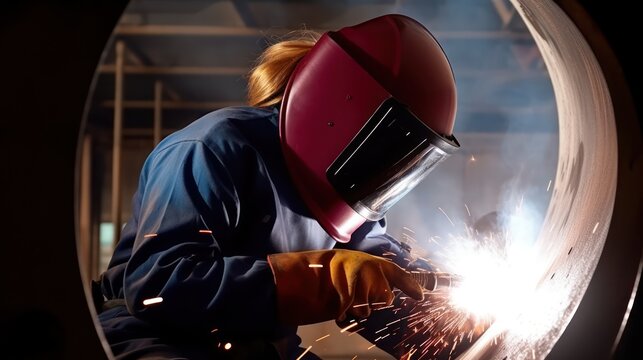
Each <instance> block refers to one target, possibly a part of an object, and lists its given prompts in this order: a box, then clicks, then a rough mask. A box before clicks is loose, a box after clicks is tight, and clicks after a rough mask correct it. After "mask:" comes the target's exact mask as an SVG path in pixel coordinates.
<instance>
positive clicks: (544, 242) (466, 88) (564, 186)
mask: <svg viewBox="0 0 643 360" xmlns="http://www.w3.org/2000/svg"><path fill="white" fill-rule="evenodd" d="M581 3H582V2H576V1H546V2H543V1H537V0H481V1H477V0H475V1H474V0H449V1H447V0H426V1H425V0H342V1H316V0H311V1H303V0H302V1H299V0H292V1H285V0H284V1H277V0H268V1H259V0H257V1H253V0H207V1H206V0H188V1H181V0H132V1H130V2H129V3H128V4H127V5H126V6H124V9H123V11H122V13H121V14H120V15H119V16H118V17H117V18H115V21H116V23H115V26H114V27H113V29H111V30H110V31H111V35H109V38H108V39H106V40H107V41H106V43H105V45H104V49H103V51H102V53H101V55H100V59H98V60H99V61H98V63H97V64H95V71H94V74H93V77H92V78H91V84H88V85H89V86H88V90H89V91H87V92H86V101H85V104H84V110H83V116H82V122H81V123H80V126H79V132H78V138H77V147H76V158H75V168H74V171H75V178H74V181H75V188H74V208H75V216H74V219H73V221H74V224H75V234H76V237H75V242H74V244H75V247H74V248H75V250H76V254H74V255H75V256H77V260H78V263H77V264H74V266H75V268H76V269H77V272H78V274H75V275H74V276H75V278H78V276H79V277H80V280H78V281H76V283H77V285H78V287H80V286H82V288H83V291H84V294H85V296H86V298H87V301H86V304H87V310H86V311H84V312H85V313H88V314H90V315H91V316H92V317H93V322H92V323H88V322H87V321H85V322H83V324H84V325H83V326H85V327H87V328H88V329H89V328H91V326H88V324H93V325H94V328H93V329H89V330H88V331H89V333H90V334H93V335H92V337H93V338H97V339H99V342H96V343H95V345H96V344H99V345H102V349H101V350H100V351H104V352H105V354H106V358H110V351H109V346H108V345H107V343H106V342H105V340H104V339H102V338H101V336H102V331H101V329H100V325H99V324H98V322H97V320H96V313H95V310H94V309H93V308H92V300H91V288H90V284H91V280H94V279H97V278H98V277H99V275H100V274H101V273H102V272H103V271H104V270H105V269H106V268H107V265H108V263H109V260H110V258H111V255H112V252H113V250H114V246H115V244H116V243H117V242H118V239H119V236H120V229H121V228H122V226H123V225H124V223H125V221H126V220H127V219H128V218H129V216H130V215H131V207H130V203H131V199H132V196H133V194H134V192H135V190H136V186H137V182H138V176H139V173H140V169H141V166H142V165H143V162H144V161H145V159H146V157H147V155H149V153H150V152H151V151H152V149H153V148H154V146H155V145H156V144H158V143H159V142H160V141H161V140H162V139H163V138H164V137H166V136H167V135H169V134H171V133H173V132H175V131H177V130H179V129H181V128H183V127H185V126H186V125H188V124H190V123H191V122H193V121H194V120H196V119H198V118H199V117H201V116H203V115H205V114H207V113H209V112H211V111H214V110H217V109H221V108H225V107H229V106H243V105H244V104H245V103H246V85H247V75H248V72H249V71H250V69H251V68H252V66H253V65H254V61H255V60H256V58H257V56H258V55H260V54H261V52H262V51H263V50H264V49H265V48H266V47H267V46H269V45H271V44H273V43H275V42H277V41H279V39H281V38H283V37H286V36H288V34H289V33H291V32H292V31H297V30H313V31H316V32H320V33H323V32H325V31H329V30H336V29H339V28H341V27H344V26H347V25H351V24H356V23H359V22H361V21H364V20H367V19H371V18H374V17H377V16H379V15H384V14H391V13H398V14H403V15H408V16H411V17H413V18H414V19H416V20H417V21H419V22H420V23H421V24H422V25H424V26H425V27H426V28H427V29H428V30H429V31H430V32H431V33H432V34H433V35H434V36H435V38H436V40H437V41H438V42H439V43H440V45H441V46H442V48H443V50H444V52H445V53H446V55H447V57H448V59H449V61H450V64H451V67H452V70H453V73H454V76H455V81H456V85H457V95H458V104H457V115H456V125H455V128H454V134H456V136H457V138H458V141H459V142H460V144H461V149H460V150H459V151H458V152H457V153H455V154H453V155H452V156H451V157H450V158H449V159H448V161H445V162H444V163H443V164H441V165H440V167H438V168H437V169H436V170H434V171H433V172H432V173H431V174H430V175H429V177H428V178H427V181H424V182H422V183H420V184H419V185H418V186H417V187H416V188H415V189H413V190H412V192H410V193H409V194H408V195H407V196H406V197H405V198H403V199H402V200H401V201H400V202H398V203H397V204H396V205H394V206H393V207H392V208H391V209H390V210H389V211H388V213H387V221H388V232H389V233H390V234H391V235H392V236H394V237H395V238H396V239H398V240H399V241H400V242H402V243H404V244H406V245H408V246H409V247H410V248H411V249H412V254H413V255H414V256H417V257H418V258H421V259H424V260H427V261H429V262H430V263H431V264H432V265H434V266H435V267H436V268H437V269H439V270H440V271H445V272H449V273H452V274H457V275H458V276H460V277H461V279H462V280H461V281H458V283H457V284H453V285H452V286H449V287H447V288H446V289H442V290H440V291H441V295H442V296H443V297H445V298H446V299H447V300H445V304H446V305H444V306H445V309H446V310H445V309H443V310H442V312H443V313H440V316H444V317H445V318H446V319H447V320H448V322H450V323H454V324H457V323H460V322H461V323H465V322H466V321H469V320H471V319H473V320H472V321H476V324H477V326H478V327H477V328H478V329H482V330H481V331H480V332H479V333H477V334H476V336H475V338H474V337H472V334H471V333H470V332H468V331H469V328H467V330H466V331H464V330H463V328H462V327H459V326H457V325H455V326H452V327H451V328H450V330H449V331H446V332H440V333H439V334H440V335H441V336H442V335H444V336H445V337H444V338H442V339H439V338H433V337H432V336H434V335H432V334H431V333H428V332H427V334H426V337H427V343H428V344H430V345H431V346H427V347H426V348H425V349H417V350H415V351H413V352H409V353H408V354H407V357H406V358H408V359H420V358H426V359H433V358H435V359H438V358H439V359H447V358H451V352H452V351H453V349H454V348H455V346H456V344H457V342H462V341H463V340H464V339H466V338H467V337H469V340H470V341H469V343H468V346H467V349H465V350H464V351H461V352H459V353H458V354H457V355H458V357H457V358H458V359H545V358H553V359H564V358H571V357H572V356H574V357H576V356H580V357H578V358H588V357H587V356H592V355H596V356H598V357H597V358H614V357H616V358H623V359H627V358H629V357H628V353H627V352H628V351H634V350H635V351H639V352H638V353H637V354H640V352H641V349H640V348H637V347H636V346H635V345H632V342H633V340H632V339H636V336H637V334H638V333H637V332H636V331H638V328H637V326H638V327H640V324H639V323H640V320H639V318H637V317H635V316H634V315H633V314H634V312H635V311H636V310H637V309H638V307H640V305H639V303H640V297H641V295H640V294H637V289H638V288H639V278H640V274H641V264H643V263H642V262H641V260H642V255H643V253H642V250H643V244H642V240H641V235H640V234H641V230H642V229H641V228H642V226H643V221H642V220H643V219H642V211H643V208H642V207H641V199H642V197H641V194H642V192H641V186H640V184H639V182H640V179H641V178H642V176H643V167H642V165H641V162H642V158H641V155H642V152H643V148H642V145H641V132H640V128H639V119H638V117H637V114H636V110H635V102H634V100H633V98H632V93H631V88H630V87H631V83H628V82H627V79H626V78H625V77H624V75H623V72H622V70H621V67H620V66H621V65H620V63H619V57H618V56H617V54H615V53H614V52H613V50H612V49H611V47H610V43H609V42H608V38H607V37H606V36H605V35H604V34H603V33H601V31H600V29H599V28H597V27H596V26H594V25H593V23H592V15H593V13H591V12H589V11H588V10H587V9H585V8H584V7H583V5H582V4H581ZM78 121H81V119H78ZM69 241H72V240H71V239H70V240H69ZM72 242H73V241H72ZM75 286H76V285H75ZM637 305H638V306H637ZM383 311H386V310H383ZM637 314H638V313H637ZM630 315H632V316H630ZM434 316H435V314H433V313H431V314H429V313H428V312H427V314H426V320H422V321H425V322H422V321H420V322H418V324H419V325H417V326H418V328H419V330H420V331H422V330H423V328H422V324H424V326H426V324H428V323H429V322H431V323H433V321H434ZM639 316H640V315H639ZM637 321H638V322H639V323H637ZM78 323H80V322H78ZM417 331H418V329H416V332H417ZM298 335H299V336H300V337H301V339H302V344H301V345H302V347H303V348H305V349H306V348H307V349H308V350H309V351H311V352H314V353H315V354H316V355H318V356H319V357H321V358H322V359H367V358H368V359H373V358H376V359H393V357H392V356H391V355H389V354H387V353H386V352H384V351H382V350H380V349H378V348H377V346H376V345H377V344H376V343H375V344H373V343H370V342H368V341H367V340H365V339H363V338H361V337H360V336H358V335H356V334H355V333H352V332H347V331H344V329H342V328H340V327H338V325H337V324H336V323H335V322H334V321H330V322H324V323H319V324H313V325H306V326H302V327H300V328H299V330H298ZM638 335H639V336H640V334H638ZM231 346H234V344H232V345H231ZM429 350H430V351H429ZM584 356H585V357H584ZM16 358H20V357H16Z"/></svg>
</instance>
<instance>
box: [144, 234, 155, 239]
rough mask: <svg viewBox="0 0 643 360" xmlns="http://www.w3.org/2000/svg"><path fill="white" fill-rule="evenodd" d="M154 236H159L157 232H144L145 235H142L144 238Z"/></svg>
mask: <svg viewBox="0 0 643 360" xmlns="http://www.w3.org/2000/svg"><path fill="white" fill-rule="evenodd" d="M156 236H159V234H157V233H150V234H145V235H143V237H144V238H146V239H147V238H153V237H156Z"/></svg>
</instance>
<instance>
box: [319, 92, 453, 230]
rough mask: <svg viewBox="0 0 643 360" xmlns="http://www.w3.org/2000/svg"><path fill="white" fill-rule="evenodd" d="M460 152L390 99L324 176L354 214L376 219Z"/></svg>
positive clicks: (450, 142)
mask: <svg viewBox="0 0 643 360" xmlns="http://www.w3.org/2000/svg"><path fill="white" fill-rule="evenodd" d="M459 147H460V145H459V144H458V142H457V140H456V139H455V138H454V137H451V138H446V137H443V136H441V135H439V134H437V133H435V132H434V131H433V130H431V129H430V128H429V127H428V126H426V125H425V124H424V123H423V122H422V121H420V120H419V119H418V118H417V117H416V116H415V115H413V114H412V113H411V112H410V111H409V110H408V109H407V108H406V107H405V106H404V105H402V104H401V103H399V102H398V101H397V100H395V99H393V98H389V99H387V100H385V101H384V102H383V103H382V104H381V105H380V106H379V108H378V109H377V110H376V111H375V113H374V114H373V115H372V116H371V118H370V119H369V120H368V122H367V123H366V124H365V125H364V127H362V129H361V130H360V131H359V133H358V134H357V135H356V136H355V137H354V138H353V140H352V141H351V143H350V144H349V145H348V146H347V147H346V148H345V149H344V150H343V151H342V153H341V154H340V155H339V156H338V157H337V159H335V161H334V162H333V163H332V164H331V166H330V167H329V168H328V170H327V171H326V176H327V177H328V180H329V182H330V183H331V184H332V185H333V186H334V187H335V189H336V190H337V192H338V193H339V194H340V195H341V196H342V197H343V198H344V200H345V201H346V202H347V203H348V204H350V205H351V206H352V207H353V209H355V210H356V211H357V212H358V213H360V214H361V215H362V216H364V217H366V218H367V219H369V220H377V219H380V218H381V217H383V216H384V214H385V213H386V211H387V210H388V209H389V208H390V207H391V206H392V205H393V204H394V203H396V202H397V201H398V200H399V199H400V198H402V197H403V196H404V195H405V194H406V193H408V192H409V191H410V190H411V189H412V188H413V187H415V186H416V185H417V184H418V183H419V182H420V181H421V180H422V179H423V178H424V177H425V176H426V175H427V174H428V173H429V172H430V171H431V170H432V169H433V168H434V167H435V166H436V165H437V164H438V163H439V162H441V161H442V160H444V159H445V158H446V157H448V156H449V155H450V154H451V153H453V152H454V151H455V150H457V149H458V148H459Z"/></svg>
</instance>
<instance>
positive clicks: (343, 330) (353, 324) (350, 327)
mask: <svg viewBox="0 0 643 360" xmlns="http://www.w3.org/2000/svg"><path fill="white" fill-rule="evenodd" d="M357 325H358V323H356V322H354V323H352V324H350V325H348V326H347V327H345V328H343V329H341V330H340V331H339V332H340V333H344V332H346V331H348V330H350V329H352V328H354V327H355V326H357Z"/></svg>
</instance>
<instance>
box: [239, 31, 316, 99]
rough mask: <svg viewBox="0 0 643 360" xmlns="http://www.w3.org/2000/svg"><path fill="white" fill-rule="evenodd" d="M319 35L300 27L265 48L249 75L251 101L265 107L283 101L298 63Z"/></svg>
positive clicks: (249, 97) (249, 96)
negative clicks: (287, 37)
mask: <svg viewBox="0 0 643 360" xmlns="http://www.w3.org/2000/svg"><path fill="white" fill-rule="evenodd" d="M318 38H319V35H318V34H317V33H314V32H311V31H300V32H296V33H295V34H294V35H292V36H290V37H289V39H288V40H284V41H281V42H278V43H276V44H273V45H271V46H269V47H268V48H267V49H266V50H264V52H263V53H262V54H261V56H260V57H259V59H258V60H257V64H256V65H255V67H254V68H253V69H252V70H251V71H250V74H249V77H248V104H249V105H250V106H260V107H261V106H271V105H274V104H277V103H279V102H280V101H281V100H282V98H283V96H284V90H285V89H286V85H287V84H288V79H290V75H291V74H292V72H293V71H294V70H295V66H297V63H299V60H301V58H303V57H304V55H306V54H307V53H308V51H310V49H311V48H312V47H313V46H314V45H315V43H316V42H317V39H318Z"/></svg>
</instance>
